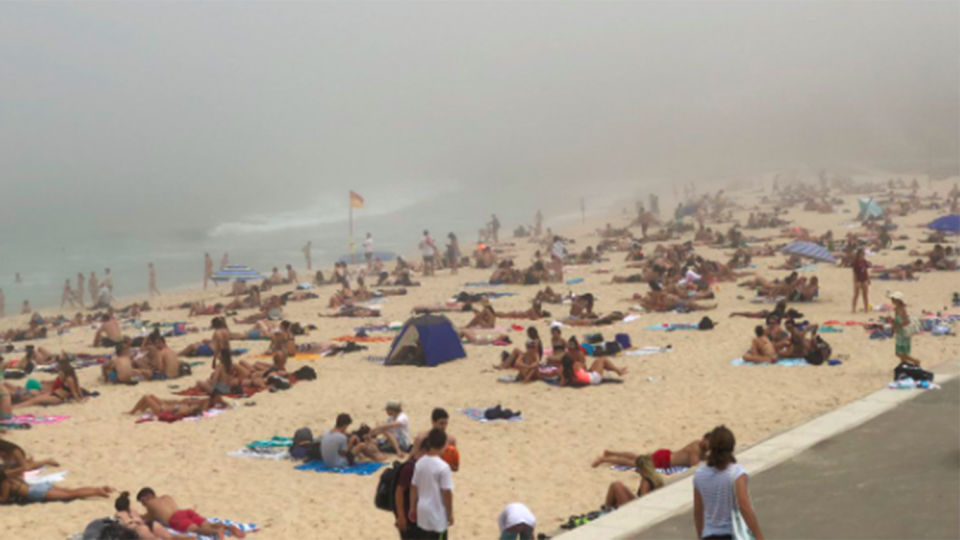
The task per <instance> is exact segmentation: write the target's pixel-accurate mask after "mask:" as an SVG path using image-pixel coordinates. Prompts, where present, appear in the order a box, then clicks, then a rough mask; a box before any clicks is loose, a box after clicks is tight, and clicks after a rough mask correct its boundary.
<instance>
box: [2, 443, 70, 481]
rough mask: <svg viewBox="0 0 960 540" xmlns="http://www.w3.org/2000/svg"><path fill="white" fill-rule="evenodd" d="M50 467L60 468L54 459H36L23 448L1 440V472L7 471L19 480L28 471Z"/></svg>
mask: <svg viewBox="0 0 960 540" xmlns="http://www.w3.org/2000/svg"><path fill="white" fill-rule="evenodd" d="M48 466H49V467H59V466H60V464H59V463H57V462H56V461H54V460H52V459H43V460H38V459H34V458H33V456H28V455H27V454H26V452H24V451H23V448H20V447H19V446H17V445H16V444H14V443H12V442H10V441H7V440H3V439H0V470H2V471H5V472H6V473H7V474H8V475H9V476H11V477H15V478H19V477H22V476H23V473H25V472H27V471H32V470H36V469H39V468H41V467H48Z"/></svg>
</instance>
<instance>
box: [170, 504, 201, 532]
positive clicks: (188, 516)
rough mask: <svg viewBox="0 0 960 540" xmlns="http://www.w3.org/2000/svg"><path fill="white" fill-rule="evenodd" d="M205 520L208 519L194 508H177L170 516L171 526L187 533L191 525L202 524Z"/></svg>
mask: <svg viewBox="0 0 960 540" xmlns="http://www.w3.org/2000/svg"><path fill="white" fill-rule="evenodd" d="M204 521H206V520H205V519H203V518H202V517H200V514H198V513H196V512H194V511H193V510H177V511H176V512H174V513H173V515H172V516H170V528H171V529H173V530H175V531H179V532H182V533H185V532H187V531H188V530H189V529H190V526H191V525H200V524H202V523H203V522H204Z"/></svg>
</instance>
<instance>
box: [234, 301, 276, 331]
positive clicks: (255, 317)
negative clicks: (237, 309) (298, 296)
mask: <svg viewBox="0 0 960 540" xmlns="http://www.w3.org/2000/svg"><path fill="white" fill-rule="evenodd" d="M282 318H283V302H282V301H281V300H280V297H279V296H277V295H273V296H271V297H270V298H268V299H267V301H266V302H264V303H263V306H261V308H260V311H259V312H258V313H252V314H250V315H247V316H246V317H244V318H242V319H239V318H234V319H233V322H234V323H236V324H255V323H256V322H257V321H263V320H272V321H278V320H280V319H282Z"/></svg>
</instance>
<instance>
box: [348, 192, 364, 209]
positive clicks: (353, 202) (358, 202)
mask: <svg viewBox="0 0 960 540" xmlns="http://www.w3.org/2000/svg"><path fill="white" fill-rule="evenodd" d="M350 208H363V197H361V196H360V195H358V194H356V193H354V192H352V191H351V192H350Z"/></svg>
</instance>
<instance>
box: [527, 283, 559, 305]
mask: <svg viewBox="0 0 960 540" xmlns="http://www.w3.org/2000/svg"><path fill="white" fill-rule="evenodd" d="M534 300H538V301H539V302H540V303H543V304H562V303H563V296H562V295H560V294H558V293H556V292H554V290H553V289H552V288H550V286H549V285H547V288H546V289H543V290H542V291H538V292H537V295H536V296H535V297H534Z"/></svg>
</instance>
